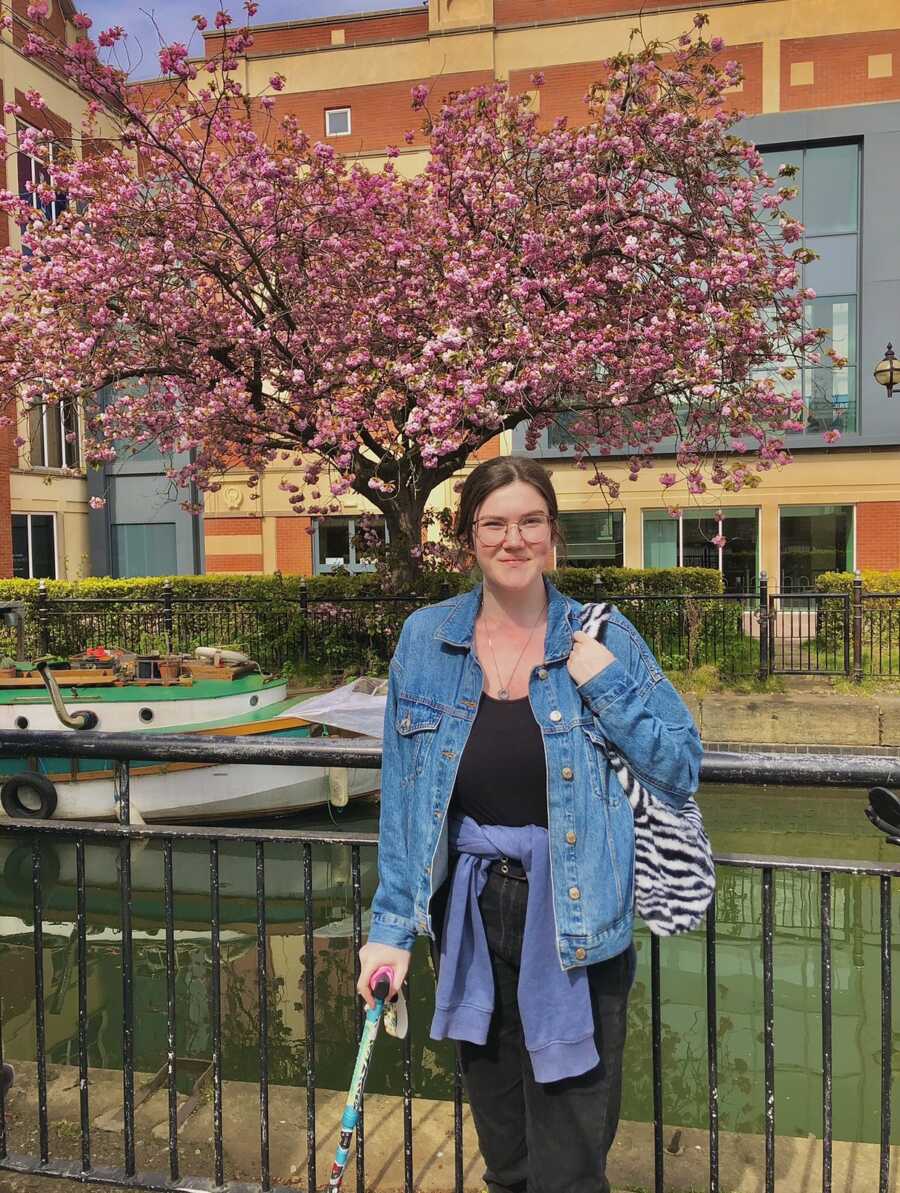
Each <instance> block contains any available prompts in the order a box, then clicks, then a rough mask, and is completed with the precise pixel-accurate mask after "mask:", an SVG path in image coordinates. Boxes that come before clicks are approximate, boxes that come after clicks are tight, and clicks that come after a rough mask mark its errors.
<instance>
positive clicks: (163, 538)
mask: <svg viewBox="0 0 900 1193" xmlns="http://www.w3.org/2000/svg"><path fill="white" fill-rule="evenodd" d="M112 549H113V575H114V576H117V577H120V578H124V577H128V576H174V575H175V574H176V573H177V572H178V553H177V550H176V546H175V523H174V522H118V523H114V524H113V527H112Z"/></svg>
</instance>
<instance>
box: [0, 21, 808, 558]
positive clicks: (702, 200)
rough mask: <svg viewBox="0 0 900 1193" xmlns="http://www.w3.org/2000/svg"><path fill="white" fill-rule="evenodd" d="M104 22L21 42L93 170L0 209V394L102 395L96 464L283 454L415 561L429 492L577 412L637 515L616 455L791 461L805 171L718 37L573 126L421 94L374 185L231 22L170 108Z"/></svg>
mask: <svg viewBox="0 0 900 1193" xmlns="http://www.w3.org/2000/svg"><path fill="white" fill-rule="evenodd" d="M245 7H246V8H247V9H248V13H249V15H250V16H252V15H254V13H255V10H256V6H255V5H254V4H249V5H245ZM79 21H80V24H81V26H82V29H83V30H84V36H83V38H82V40H80V41H78V42H77V43H76V44H75V45H72V46H69V47H60V46H57V45H51V44H50V43H49V42H48V41H47V39H46V38H44V37H42V36H41V35H40V34H34V35H32V36H31V38H30V39H29V41H28V43H27V46H26V52H28V53H30V54H32V55H35V56H47V55H51V56H52V57H53V58H54V62H55V64H56V67H57V69H60V70H62V71H63V72H64V73H65V74H66V76H67V77H68V78H69V79H70V80H71V81H72V82H73V83H74V84H76V85H77V86H78V87H80V88H81V89H82V91H84V92H85V93H86V94H87V95H88V96H90V98H91V115H90V118H89V121H88V123H87V124H86V126H85V128H84V130H83V135H84V137H85V138H86V141H85V144H92V145H94V148H95V151H94V152H91V153H84V154H83V155H82V156H79V155H77V154H72V155H70V156H69V157H68V158H67V157H64V156H62V155H60V154H59V153H58V152H57V153H55V154H54V155H52V158H51V154H50V152H49V134H42V133H35V132H26V133H25V134H23V135H22V137H21V138H20V142H21V144H20V148H21V147H23V145H24V148H25V149H26V150H27V152H29V153H31V154H33V155H34V156H36V157H38V158H43V160H44V162H45V165H46V171H45V172H46V182H44V183H41V184H39V186H38V189H39V191H41V189H42V188H43V192H42V193H41V194H39V196H38V197H39V198H40V199H41V200H42V203H43V206H42V205H41V204H38V205H37V206H35V205H34V201H33V199H32V198H31V196H25V197H24V199H23V198H22V197H21V196H18V195H14V194H10V193H5V194H2V195H0V208H2V210H4V211H5V212H7V213H9V214H11V215H12V216H13V217H14V218H15V219H17V220H18V221H19V222H20V224H21V225H22V228H23V234H22V249H23V251H22V252H19V251H18V250H17V249H9V250H7V251H5V252H4V253H3V254H2V256H0V289H2V293H3V294H4V295H6V296H7V301H6V302H5V303H4V305H3V308H2V315H0V327H2V339H0V379H2V383H3V391H4V392H5V393H6V394H7V395H10V398H12V396H13V395H16V396H17V397H18V399H19V400H20V401H21V402H23V403H24V404H25V406H26V407H27V406H29V405H33V404H36V403H43V402H48V401H50V402H53V401H60V400H62V399H63V398H67V397H71V396H75V397H77V399H78V400H79V401H80V402H81V403H83V406H84V409H85V411H86V428H87V441H88V442H87V456H88V459H89V460H90V461H92V462H94V463H99V462H102V461H104V460H108V459H110V458H111V457H112V456H113V455H114V453H115V446H114V445H115V443H116V442H121V441H123V440H124V441H128V442H132V443H135V444H142V443H145V442H148V441H150V440H155V441H156V442H157V443H158V444H159V446H160V447H161V448H162V450H163V451H166V452H168V451H172V452H181V453H190V461H191V462H190V463H189V464H187V465H186V466H185V467H183V468H181V469H179V470H177V471H174V472H173V473H172V476H173V479H175V480H177V481H178V482H179V483H180V484H187V483H188V482H189V481H195V482H196V483H197V484H198V485H199V487H200V489H201V490H206V491H210V490H215V489H216V487H217V486H219V485H220V484H221V481H222V476H223V474H225V473H226V472H227V471H228V470H229V469H230V468H233V467H235V466H240V467H241V468H244V469H249V470H250V473H251V485H255V484H258V481H259V477H260V475H261V474H262V472H263V470H265V469H266V468H267V467H270V466H272V465H273V464H275V463H277V464H279V465H281V466H282V467H286V471H285V475H286V477H288V479H286V480H285V481H284V482H283V487H284V488H286V489H287V490H288V491H289V493H290V498H289V500H290V502H291V504H292V506H293V507H294V508H295V509H296V510H297V511H298V512H299V511H304V512H307V513H311V514H318V513H327V512H333V511H335V510H337V509H339V508H340V498H341V496H342V495H343V494H345V493H347V492H348V491H350V490H355V491H356V492H357V493H359V494H362V495H363V496H364V497H366V498H367V499H368V500H369V501H371V502H372V503H373V504H374V505H375V506H376V507H377V508H378V509H379V510H380V511H381V512H382V513H383V515H384V518H385V521H386V524H387V526H388V529H389V532H390V537H391V539H392V540H393V541H394V543H395V544H401V545H402V546H403V548H404V553H406V554H407V555H409V554H411V555H412V556H413V557H414V558H418V557H419V556H421V550H420V543H421V527H422V517H423V511H424V509H425V506H426V503H427V501H428V497H429V494H430V493H432V491H433V490H434V489H435V487H436V486H437V485H439V484H440V483H441V482H443V481H445V480H446V479H448V478H449V477H451V476H452V475H453V474H454V473H455V472H457V471H458V470H459V468H460V467H461V466H462V465H463V464H464V463H465V461H466V460H467V459H468V458H469V456H470V455H471V453H472V452H473V451H475V450H476V449H477V448H478V447H480V446H481V445H483V444H484V443H485V442H487V441H488V440H489V439H491V438H492V437H494V436H495V435H497V434H498V433H499V432H501V431H504V430H508V429H510V428H513V427H517V426H519V425H524V426H525V427H526V442H527V445H528V446H529V447H532V448H533V447H534V446H535V445H536V443H537V441H538V439H539V436H540V435H541V432H542V431H543V430H544V429H545V428H546V427H548V426H550V425H552V424H553V423H556V422H560V421H563V422H564V423H565V426H566V428H567V430H568V432H569V434H570V435H572V436H573V437H574V439H575V448H574V457H575V459H576V462H577V464H578V466H580V467H583V468H588V469H590V470H592V475H591V476H590V478H589V483H591V484H595V485H597V486H598V487H599V489H600V490H601V491H605V493H606V494H608V495H610V496H612V497H615V496H616V495H617V485H616V483H615V482H614V480H613V479H611V478H610V477H609V476H607V475H605V474H604V472H603V471H602V469H601V467H600V464H601V463H602V460H603V457H608V456H611V455H615V456H624V457H625V458H626V459H627V461H628V469H629V475H630V477H631V478H632V479H635V478H637V476H638V475H639V473H640V471H641V469H643V468H645V467H649V466H650V464H651V462H652V460H653V458H654V456H653V453H654V452H655V451H657V450H658V449H660V448H662V449H663V450H664V451H666V452H667V453H669V454H670V455H671V458H672V459H673V461H674V463H673V465H672V468H671V470H670V471H666V472H663V473H662V475H661V481H662V485H663V488H664V489H667V488H673V487H674V486H675V485H676V483H681V482H680V481H679V477H681V478H682V479H683V481H684V482H685V483H686V487H687V489H688V491H689V492H690V493H692V494H700V493H702V492H704V491H705V490H706V489H707V488H708V487H712V488H715V487H717V486H719V487H723V488H725V489H728V490H738V489H741V488H743V487H745V486H754V485H756V484H758V483H759V480H760V475H761V473H762V472H764V471H765V470H767V469H769V468H771V467H773V466H776V465H780V464H783V463H786V462H788V460H789V455H788V453H787V451H786V449H785V446H784V440H783V435H784V432H785V431H787V430H791V429H798V428H799V427H800V426H801V424H800V423H799V421H798V420H799V419H800V418H801V416H802V409H803V403H802V399H801V397H800V394H799V392H798V391H797V390H796V389H794V388H793V387H792V382H793V378H794V370H795V369H796V367H797V364H798V361H799V359H800V358H801V357H802V355H803V354H804V353H808V352H809V351H810V350H812V349H814V347H815V344H816V342H817V339H818V333H816V332H815V331H813V330H811V329H808V328H805V327H804V325H803V308H804V301H805V299H807V298H808V297H810V296H811V292H810V291H802V290H800V289H799V269H798V266H799V263H800V262H801V261H802V260H804V259H806V257H807V256H808V255H807V254H806V253H805V250H803V249H802V248H799V247H797V246H798V243H799V241H800V237H801V234H802V229H801V227H800V225H799V224H798V223H797V222H796V221H795V220H794V219H792V218H791V217H790V216H789V215H788V214H786V213H785V212H784V211H783V210H782V205H783V203H784V201H785V199H786V198H788V197H790V196H791V195H792V193H793V191H792V189H791V187H790V179H789V178H787V179H784V180H782V184H780V183H779V182H777V181H773V180H772V179H770V178H768V177H767V176H766V175H765V173H764V171H763V168H762V162H761V158H760V156H759V154H758V153H757V151H756V149H755V148H754V147H753V146H752V145H749V144H747V143H746V142H744V141H742V140H741V139H739V138H738V137H736V136H735V135H734V134H733V125H734V122H735V119H736V116H735V115H734V114H733V113H732V112H730V111H728V110H727V108H726V105H725V102H724V99H723V95H724V92H725V89H726V88H727V87H729V86H731V85H733V84H734V82H735V81H736V80H737V78H738V77H739V72H738V67H737V66H736V64H734V63H730V62H727V61H723V54H722V50H723V47H722V45H721V42H720V41H719V39H716V38H713V39H712V40H707V39H706V37H705V36H704V26H705V18H704V17H702V16H698V17H697V18H695V21H694V29H693V30H692V31H691V32H690V33H686V34H685V35H683V36H682V37H681V38H680V39H679V40H678V42H677V43H676V44H674V45H661V44H659V43H656V42H653V43H650V44H646V43H644V42H643V41H639V42H638V41H636V42H634V43H633V44H632V46H631V47H630V48H629V50H628V51H627V52H623V53H621V54H620V55H618V56H616V57H615V58H613V59H612V60H611V61H610V62H608V63H606V64H605V65H604V67H603V68H602V72H600V69H599V68H598V73H602V78H601V79H600V80H599V81H598V82H597V83H596V84H595V85H594V87H593V88H592V89H591V93H590V95H589V96H588V97H587V99H586V106H585V113H584V119H583V121H579V122H578V126H577V127H570V126H569V124H568V123H567V122H566V121H565V120H564V119H560V120H557V121H555V122H553V123H552V125H551V126H550V127H545V126H543V125H542V124H541V123H540V121H539V119H538V117H537V116H536V114H535V113H534V112H533V111H532V107H531V105H530V102H529V99H528V97H527V96H522V95H514V94H511V93H510V91H509V89H508V88H507V86H506V85H505V84H500V83H498V84H494V85H485V86H480V87H477V88H474V89H473V90H470V91H466V92H462V93H458V94H453V95H450V96H447V97H446V98H443V99H440V86H439V84H436V85H435V86H434V87H433V88H432V89H431V90H430V91H429V89H428V88H427V87H425V86H419V87H415V88H414V89H413V92H412V108H413V109H414V110H415V111H414V114H413V115H411V125H414V124H415V123H416V122H417V121H422V122H423V124H422V128H421V130H420V131H411V132H410V133H409V134H408V135H407V139H408V140H409V141H417V142H418V143H420V144H422V145H423V146H424V147H426V148H427V150H428V157H427V163H426V165H425V168H424V169H423V170H422V171H421V173H420V174H418V175H417V176H415V177H413V178H405V177H403V176H402V175H401V174H400V173H399V172H398V170H397V169H396V168H395V163H394V161H393V160H392V159H393V157H395V156H396V154H397V151H396V150H393V151H391V153H390V154H389V157H388V160H387V163H386V164H385V165H384V167H383V168H382V169H380V170H377V171H371V170H369V169H367V168H365V167H364V166H362V165H360V164H358V163H351V162H348V161H345V160H343V159H342V158H341V157H340V156H339V155H338V154H337V153H335V151H334V150H333V149H332V148H331V147H330V146H327V145H322V144H317V143H315V142H313V141H312V140H311V139H310V137H309V136H308V135H307V133H306V132H305V131H304V130H303V129H301V128H300V127H298V125H297V123H296V121H295V120H294V119H293V118H292V117H290V116H289V115H284V114H282V112H281V110H280V100H279V94H278V93H279V92H280V91H281V90H282V89H283V86H284V80H283V79H282V78H281V77H279V76H273V78H272V79H271V80H270V88H269V91H268V93H267V94H265V95H263V96H256V97H251V96H248V95H246V94H244V93H243V92H242V90H241V87H240V85H239V84H238V82H237V78H238V73H239V72H238V65H239V60H240V56H241V55H242V54H243V53H244V52H245V51H246V50H247V49H248V48H249V46H250V45H251V44H252V35H251V32H250V30H249V28H244V29H242V30H235V29H234V27H233V24H232V20H231V17H230V16H229V15H228V14H227V13H224V12H221V13H220V14H219V16H218V18H217V20H216V24H217V26H219V28H220V29H221V30H222V34H221V38H220V40H219V41H218V42H217V43H216V44H217V47H218V49H217V53H216V54H215V56H213V57H211V58H210V59H209V60H207V61H204V60H202V59H201V60H199V61H198V60H196V59H192V58H191V57H190V55H189V53H188V48H187V47H186V46H184V45H180V44H176V45H169V46H164V47H163V49H162V50H161V52H160V67H161V70H162V71H163V74H164V75H165V76H166V77H167V80H168V82H167V84H166V85H165V86H162V85H154V86H153V87H152V88H145V89H141V88H134V87H129V85H128V83H127V78H126V75H125V73H124V71H122V70H120V69H117V68H116V67H115V66H113V65H110V64H109V63H108V62H104V61H101V57H100V56H99V55H100V53H101V52H110V53H113V54H115V52H116V50H117V48H118V47H119V46H120V45H121V42H122V36H123V35H122V31H121V30H120V29H110V30H105V31H103V32H102V33H100V34H99V36H98V37H97V40H96V42H95V41H93V40H92V39H91V37H90V36H89V34H88V27H89V20H88V18H86V17H81V18H79ZM204 24H205V22H204V21H203V20H202V18H198V19H197V25H198V27H200V28H202V27H203V25H204ZM541 83H542V80H541V78H540V77H538V76H536V77H535V79H534V85H535V86H536V87H539V86H540V85H541ZM416 113H417V114H416ZM101 125H102V126H103V128H104V129H105V136H104V138H103V140H102V143H100V144H99V148H97V144H98V142H99V138H100V131H99V130H100V128H101ZM110 129H112V132H110ZM88 138H89V139H90V141H89V140H87V139H88ZM58 192H66V193H67V194H68V196H69V204H68V210H67V211H66V212H65V213H64V214H63V215H61V216H60V217H58V218H57V219H56V220H55V221H51V220H50V219H48V218H47V215H46V202H47V200H48V199H49V197H50V196H52V195H55V194H56V193H58ZM7 417H8V419H11V418H13V417H14V416H13V412H12V409H11V408H10V410H9V411H8V412H7ZM413 566H414V567H415V566H416V565H415V564H413Z"/></svg>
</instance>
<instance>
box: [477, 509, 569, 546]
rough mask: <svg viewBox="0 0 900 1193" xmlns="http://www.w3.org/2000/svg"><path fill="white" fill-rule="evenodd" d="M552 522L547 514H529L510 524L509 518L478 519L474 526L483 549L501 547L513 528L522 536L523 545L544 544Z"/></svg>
mask: <svg viewBox="0 0 900 1193" xmlns="http://www.w3.org/2000/svg"><path fill="white" fill-rule="evenodd" d="M550 522H551V519H550V517H549V516H548V515H547V514H527V515H526V516H525V517H524V518H520V519H519V520H518V522H510V521H509V520H508V519H507V518H478V519H477V520H476V521H475V522H474V523H473V525H474V527H475V535H476V537H477V539H478V541H479V543H481V545H482V546H483V547H499V546H500V544H501V543H502V542H503V540H504V539H505V538H506V536H507V535H508V534H509V532H510V530H511V529H512V528H513V526H515V527H516V529H517V530H518V532H519V534H520V535H521V537H522V542H523V543H530V544H535V543H542V542H543V541H544V539H545V538H546V537H547V532H548V530H549V529H550Z"/></svg>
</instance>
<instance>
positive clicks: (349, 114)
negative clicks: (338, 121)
mask: <svg viewBox="0 0 900 1193" xmlns="http://www.w3.org/2000/svg"><path fill="white" fill-rule="evenodd" d="M338 112H346V113H347V130H346V132H338V133H335V132H332V131H331V129H330V128H329V121H328V118H329V116H333V115H335V114H336V113H338ZM352 132H353V116H352V108H351V107H350V105H349V104H346V105H345V106H344V107H341V108H326V109H325V136H326V137H349V136H350V134H351V133H352Z"/></svg>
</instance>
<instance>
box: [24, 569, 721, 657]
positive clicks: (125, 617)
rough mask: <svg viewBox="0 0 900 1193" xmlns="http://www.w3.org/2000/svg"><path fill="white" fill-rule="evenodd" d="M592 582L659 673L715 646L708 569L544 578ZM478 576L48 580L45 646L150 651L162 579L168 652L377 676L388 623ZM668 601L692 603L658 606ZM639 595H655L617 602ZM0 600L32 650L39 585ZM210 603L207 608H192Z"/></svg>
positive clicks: (583, 594)
mask: <svg viewBox="0 0 900 1193" xmlns="http://www.w3.org/2000/svg"><path fill="white" fill-rule="evenodd" d="M595 576H599V581H600V583H599V593H600V595H602V596H604V597H610V596H611V597H614V598H616V599H617V600H618V603H619V604H620V606H621V607H622V609H623V612H625V613H626V615H627V616H629V617H630V618H631V619H632V620H633V621H634V622H635V624H636V625H637V627H638V629H639V630H640V631H641V632H642V633H643V634H644V636H645V637H646V638H647V640H648V641H649V642H650V643H651V646H653V648H654V650H655V651H656V653H657V654H658V655H659V657H660V661H661V662H662V663H663V666H665V667H677V668H678V669H685V668H687V669H689V668H690V667H692V666H693V665H695V664H696V663H697V662H698V661H709V659H708V658H707V657H706V654H707V653H708V652H706V650H705V647H704V641H705V639H710V638H711V637H715V639H716V641H717V642H720V641H722V640H723V632H722V624H721V614H722V612H723V602H721V601H714V600H707V601H704V600H703V599H702V598H703V597H704V596H709V597H712V596H715V595H716V594H719V593H721V591H722V578H721V576H720V574H719V573H718V572H717V571H710V570H706V569H702V568H672V569H663V568H659V569H647V570H641V569H637V568H602V569H600V570H599V571H595V570H594V569H590V568H560V569H558V570H557V571H555V572H552V573H550V578H551V579H552V581H553V582H554V583H555V584H556V585H557V586H558V587H559V588H560V590H561V591H562V592H564V593H566V594H567V595H570V596H573V597H575V598H576V599H578V600H583V601H586V600H593V599H594V598H595V596H596V595H597V592H598V589H597V587H595ZM477 579H478V577H477V574H476V573H466V574H460V573H445V574H428V575H424V576H422V577H421V578H420V581H419V584H418V585H417V588H418V593H417V594H416V597H415V598H414V599H410V600H404V599H401V598H393V599H386V600H384V601H383V602H374V601H366V602H365V603H362V602H359V603H356V602H353V601H352V599H351V598H354V597H356V598H360V597H369V598H372V597H377V596H380V595H382V594H381V591H380V581H379V577H378V575H377V574H375V573H363V574H361V575H348V574H337V575H334V574H333V575H327V576H312V577H308V578H303V577H300V576H283V575H281V574H280V573H275V574H273V575H265V576H242V575H211V576H172V577H164V576H158V577H149V578H139V579H128V580H111V579H87V580H78V581H66V580H48V581H46V589H47V595H48V597H49V599H50V614H51V615H50V620H49V628H50V641H49V646H50V649H51V651H52V652H53V653H56V654H71V653H75V652H76V651H79V650H82V649H84V648H85V647H87V646H95V645H105V646H121V647H125V648H127V649H131V650H140V651H147V650H152V649H154V648H155V647H157V646H158V645H161V644H163V642H164V639H163V633H162V632H163V628H164V626H163V594H164V591H165V586H166V584H167V583H170V584H171V587H172V593H173V597H174V634H173V640H172V642H171V645H172V648H173V649H175V650H179V651H191V650H193V649H194V647H195V646H198V645H211V644H214V645H226V644H228V645H234V646H238V647H241V648H242V649H244V650H246V651H247V652H248V653H249V654H251V655H252V656H253V657H254V658H256V659H258V661H259V662H260V663H262V665H263V666H265V667H266V668H271V669H278V668H280V667H282V666H283V665H285V664H287V665H288V666H289V667H294V668H298V667H300V664H301V662H302V663H303V665H304V666H306V667H307V668H309V669H310V670H311V671H314V672H316V673H320V672H325V673H327V674H329V675H339V674H343V673H346V672H347V671H348V670H383V669H384V667H385V666H386V663H387V660H388V658H389V657H390V654H391V651H392V650H393V646H394V643H395V641H396V637H397V634H398V633H399V628H400V626H401V625H402V623H403V620H404V619H405V617H406V616H407V615H408V614H409V613H410V612H411V610H412V609H413V608H415V607H416V606H417V605H421V604H424V603H431V602H434V601H437V600H440V599H441V596H442V594H443V593H445V592H449V593H450V594H454V593H458V592H463V591H466V590H468V589H470V588H472V587H473V586H474V585H475V584H476V583H477ZM304 589H305V592H306V599H307V601H308V612H307V614H306V616H305V617H303V616H301V613H300V609H301V594H302V592H303V591H304ZM673 594H682V595H690V596H692V597H695V598H697V599H695V600H691V601H687V602H686V601H676V600H671V601H667V600H665V599H662V598H665V597H666V596H672V595H673ZM642 596H645V597H654V598H656V599H654V600H652V601H646V602H644V601H638V600H629V599H628V598H629V597H631V598H638V597H642ZM0 598H3V599H6V600H19V601H23V602H24V603H25V605H26V609H27V611H26V630H27V635H26V653H27V654H29V655H31V656H34V655H36V654H38V653H41V651H40V645H41V644H40V642H39V636H38V617H37V608H38V581H35V580H6V581H0ZM211 598H212V599H215V601H216V604H215V605H206V604H204V603H203V602H204V601H205V600H208V599H211ZM56 602H65V603H63V604H57V603H56ZM70 602H78V603H77V604H74V603H70ZM187 602H197V603H196V604H192V603H187ZM732 628H734V627H732ZM738 628H739V627H738ZM708 631H709V632H708ZM713 631H714V632H713ZM12 645H13V636H12V632H11V631H8V630H4V631H2V632H0V649H2V650H3V651H5V652H10V651H11V648H12Z"/></svg>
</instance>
